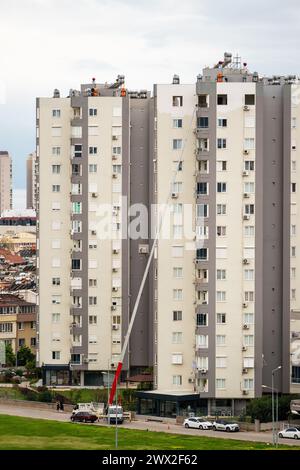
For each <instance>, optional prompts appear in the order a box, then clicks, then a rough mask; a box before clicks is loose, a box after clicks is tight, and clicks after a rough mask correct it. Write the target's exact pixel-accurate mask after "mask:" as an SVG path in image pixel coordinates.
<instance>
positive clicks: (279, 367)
mask: <svg viewBox="0 0 300 470" xmlns="http://www.w3.org/2000/svg"><path fill="white" fill-rule="evenodd" d="M281 368H282V366H278V367H276V368H275V369H273V370H272V428H273V445H275V443H276V447H277V445H278V438H277V436H276V439H275V426H274V421H275V407H274V375H275V372H277V371H278V370H280V369H281ZM277 426H278V390H277V401H276V429H277Z"/></svg>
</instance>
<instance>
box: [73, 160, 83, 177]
mask: <svg viewBox="0 0 300 470" xmlns="http://www.w3.org/2000/svg"><path fill="white" fill-rule="evenodd" d="M72 176H81V165H78V163H73V164H72Z"/></svg>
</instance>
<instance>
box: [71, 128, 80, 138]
mask: <svg viewBox="0 0 300 470" xmlns="http://www.w3.org/2000/svg"><path fill="white" fill-rule="evenodd" d="M71 137H72V138H74V139H81V138H82V127H81V126H71Z"/></svg>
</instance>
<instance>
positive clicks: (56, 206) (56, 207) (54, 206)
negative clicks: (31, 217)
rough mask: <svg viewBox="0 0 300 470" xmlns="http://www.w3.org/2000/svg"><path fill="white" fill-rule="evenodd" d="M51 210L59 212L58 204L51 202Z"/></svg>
mask: <svg viewBox="0 0 300 470" xmlns="http://www.w3.org/2000/svg"><path fill="white" fill-rule="evenodd" d="M52 210H53V211H59V210H60V202H52Z"/></svg>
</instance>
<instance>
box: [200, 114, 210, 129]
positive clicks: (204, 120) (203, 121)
mask: <svg viewBox="0 0 300 470" xmlns="http://www.w3.org/2000/svg"><path fill="white" fill-rule="evenodd" d="M197 127H198V129H207V128H208V117H198V118H197Z"/></svg>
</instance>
